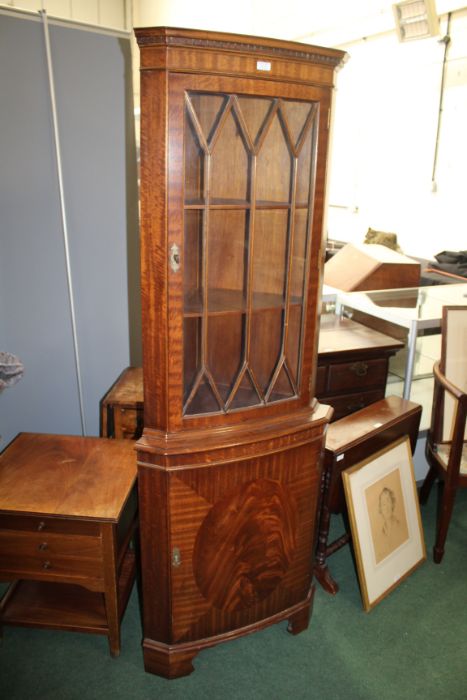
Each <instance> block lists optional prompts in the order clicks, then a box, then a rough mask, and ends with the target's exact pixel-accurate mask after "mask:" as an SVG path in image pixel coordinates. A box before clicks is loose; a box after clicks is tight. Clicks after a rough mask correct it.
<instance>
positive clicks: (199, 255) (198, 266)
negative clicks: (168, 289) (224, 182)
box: [183, 209, 204, 315]
mask: <svg viewBox="0 0 467 700" xmlns="http://www.w3.org/2000/svg"><path fill="white" fill-rule="evenodd" d="M203 221H204V217H203V212H202V211H199V210H198V211H197V210H193V209H191V210H190V209H189V210H187V211H186V212H185V229H184V251H185V255H184V265H183V297H184V307H185V308H184V311H185V315H186V314H199V313H200V312H201V309H202V286H203V284H202V275H203V268H202V259H203V249H202V242H203Z"/></svg>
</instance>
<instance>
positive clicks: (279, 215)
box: [252, 209, 289, 308]
mask: <svg viewBox="0 0 467 700" xmlns="http://www.w3.org/2000/svg"><path fill="white" fill-rule="evenodd" d="M288 220H289V214H288V211H287V210H281V209H272V210H257V211H256V215H255V239H254V248H253V260H252V265H253V306H254V307H255V308H256V307H257V306H265V305H266V306H267V305H271V304H275V305H277V304H279V306H281V305H282V303H283V301H284V291H285V281H286V271H287V234H288Z"/></svg>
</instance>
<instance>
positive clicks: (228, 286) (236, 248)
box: [205, 209, 249, 313]
mask: <svg viewBox="0 0 467 700" xmlns="http://www.w3.org/2000/svg"><path fill="white" fill-rule="evenodd" d="M248 221H249V217H248V214H247V212H246V211H242V210H239V211H236V210H233V211H232V210H223V209H221V210H218V209H216V210H212V211H210V212H209V223H208V230H207V250H206V253H205V254H206V257H207V262H208V265H207V270H208V272H207V280H208V311H209V312H212V313H215V312H222V311H229V310H230V311H232V310H237V311H244V310H245V304H246V255H247V251H248Z"/></svg>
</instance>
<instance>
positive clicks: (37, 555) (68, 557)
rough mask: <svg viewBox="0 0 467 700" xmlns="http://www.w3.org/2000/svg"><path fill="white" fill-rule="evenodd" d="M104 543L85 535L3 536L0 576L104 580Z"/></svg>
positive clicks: (14, 533)
mask: <svg viewBox="0 0 467 700" xmlns="http://www.w3.org/2000/svg"><path fill="white" fill-rule="evenodd" d="M100 562H101V542H100V539H99V538H97V537H87V536H85V535H72V536H71V535H70V536H67V535H57V534H53V533H49V534H47V535H46V534H43V533H41V532H33V533H28V532H25V531H14V530H4V531H1V532H0V573H1V572H14V573H15V574H17V575H18V578H20V577H27V576H32V577H33V576H35V575H38V574H41V576H44V575H50V576H51V577H54V576H56V575H60V576H66V577H68V576H69V577H75V576H76V577H78V578H82V577H87V576H91V577H92V578H101V577H102V571H101V570H102V565H101V563H100Z"/></svg>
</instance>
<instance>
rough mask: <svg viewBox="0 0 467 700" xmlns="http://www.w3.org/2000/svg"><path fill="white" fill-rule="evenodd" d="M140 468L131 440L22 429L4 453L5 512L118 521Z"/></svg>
mask: <svg viewBox="0 0 467 700" xmlns="http://www.w3.org/2000/svg"><path fill="white" fill-rule="evenodd" d="M136 473H137V469H136V452H135V449H134V443H133V441H132V440H111V439H106V438H94V437H86V438H84V437H77V436H67V435H46V434H36V433H21V434H20V435H18V437H17V438H16V439H15V440H14V441H13V442H12V443H11V445H9V447H8V448H7V449H6V450H5V451H4V452H3V454H1V455H0V513H14V514H18V513H22V514H28V515H31V514H34V515H52V516H65V517H76V518H86V519H93V520H110V521H115V522H116V521H117V520H118V518H119V515H120V512H121V510H122V508H123V505H124V503H125V500H126V498H127V496H128V494H129V492H130V490H131V487H132V485H133V484H134V482H135V479H136Z"/></svg>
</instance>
